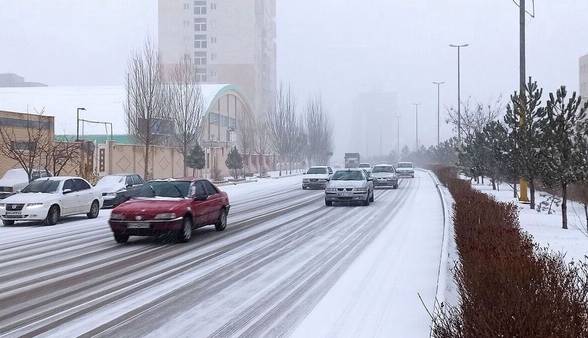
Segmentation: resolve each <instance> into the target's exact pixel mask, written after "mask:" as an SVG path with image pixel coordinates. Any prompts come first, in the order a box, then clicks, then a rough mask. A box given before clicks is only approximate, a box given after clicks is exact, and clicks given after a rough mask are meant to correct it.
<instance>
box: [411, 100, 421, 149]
mask: <svg viewBox="0 0 588 338" xmlns="http://www.w3.org/2000/svg"><path fill="white" fill-rule="evenodd" d="M413 105H414V107H415V112H416V119H415V121H416V131H415V134H416V150H415V151H419V105H420V103H413Z"/></svg>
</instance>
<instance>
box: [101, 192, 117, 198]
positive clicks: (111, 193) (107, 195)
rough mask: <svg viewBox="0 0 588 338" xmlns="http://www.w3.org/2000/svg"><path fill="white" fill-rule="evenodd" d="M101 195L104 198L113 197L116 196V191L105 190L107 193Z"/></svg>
mask: <svg viewBox="0 0 588 338" xmlns="http://www.w3.org/2000/svg"><path fill="white" fill-rule="evenodd" d="M102 197H105V198H115V197H116V193H115V192H107V193H104V194H102Z"/></svg>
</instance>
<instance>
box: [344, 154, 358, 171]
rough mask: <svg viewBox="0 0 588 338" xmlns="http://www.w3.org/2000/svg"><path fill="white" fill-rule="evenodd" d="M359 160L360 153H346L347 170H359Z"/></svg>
mask: <svg viewBox="0 0 588 338" xmlns="http://www.w3.org/2000/svg"><path fill="white" fill-rule="evenodd" d="M359 159H360V157H359V153H345V168H358V167H359Z"/></svg>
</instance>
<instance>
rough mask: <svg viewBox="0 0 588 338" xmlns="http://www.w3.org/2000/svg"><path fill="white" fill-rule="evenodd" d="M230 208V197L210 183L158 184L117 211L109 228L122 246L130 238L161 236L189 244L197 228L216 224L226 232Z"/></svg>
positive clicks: (145, 186)
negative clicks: (171, 236)
mask: <svg viewBox="0 0 588 338" xmlns="http://www.w3.org/2000/svg"><path fill="white" fill-rule="evenodd" d="M229 208H230V204H229V198H228V196H227V194H226V193H225V192H222V191H220V190H219V189H218V188H217V187H216V186H214V184H212V183H210V182H209V181H208V180H201V179H197V180H192V179H179V180H171V179H170V180H156V181H150V182H147V183H145V184H143V186H142V187H141V189H140V192H139V194H138V195H137V197H135V198H133V199H131V200H129V201H127V202H125V203H123V204H121V205H119V206H118V207H116V208H114V209H113V210H112V214H111V215H110V220H109V224H110V228H111V229H112V232H113V234H114V239H115V240H116V242H118V243H126V242H127V241H128V240H129V237H130V236H157V235H161V234H172V235H173V236H174V237H175V238H176V240H177V241H178V242H187V241H189V240H190V238H191V237H192V230H193V229H195V228H199V227H203V226H207V225H213V224H214V226H215V228H216V230H217V231H223V230H225V228H226V226H227V215H228V213H229Z"/></svg>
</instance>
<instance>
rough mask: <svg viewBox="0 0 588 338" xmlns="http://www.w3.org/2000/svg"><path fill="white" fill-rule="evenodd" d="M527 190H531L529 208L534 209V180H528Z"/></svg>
mask: <svg viewBox="0 0 588 338" xmlns="http://www.w3.org/2000/svg"><path fill="white" fill-rule="evenodd" d="M529 190H530V192H531V209H535V181H534V180H529Z"/></svg>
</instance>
